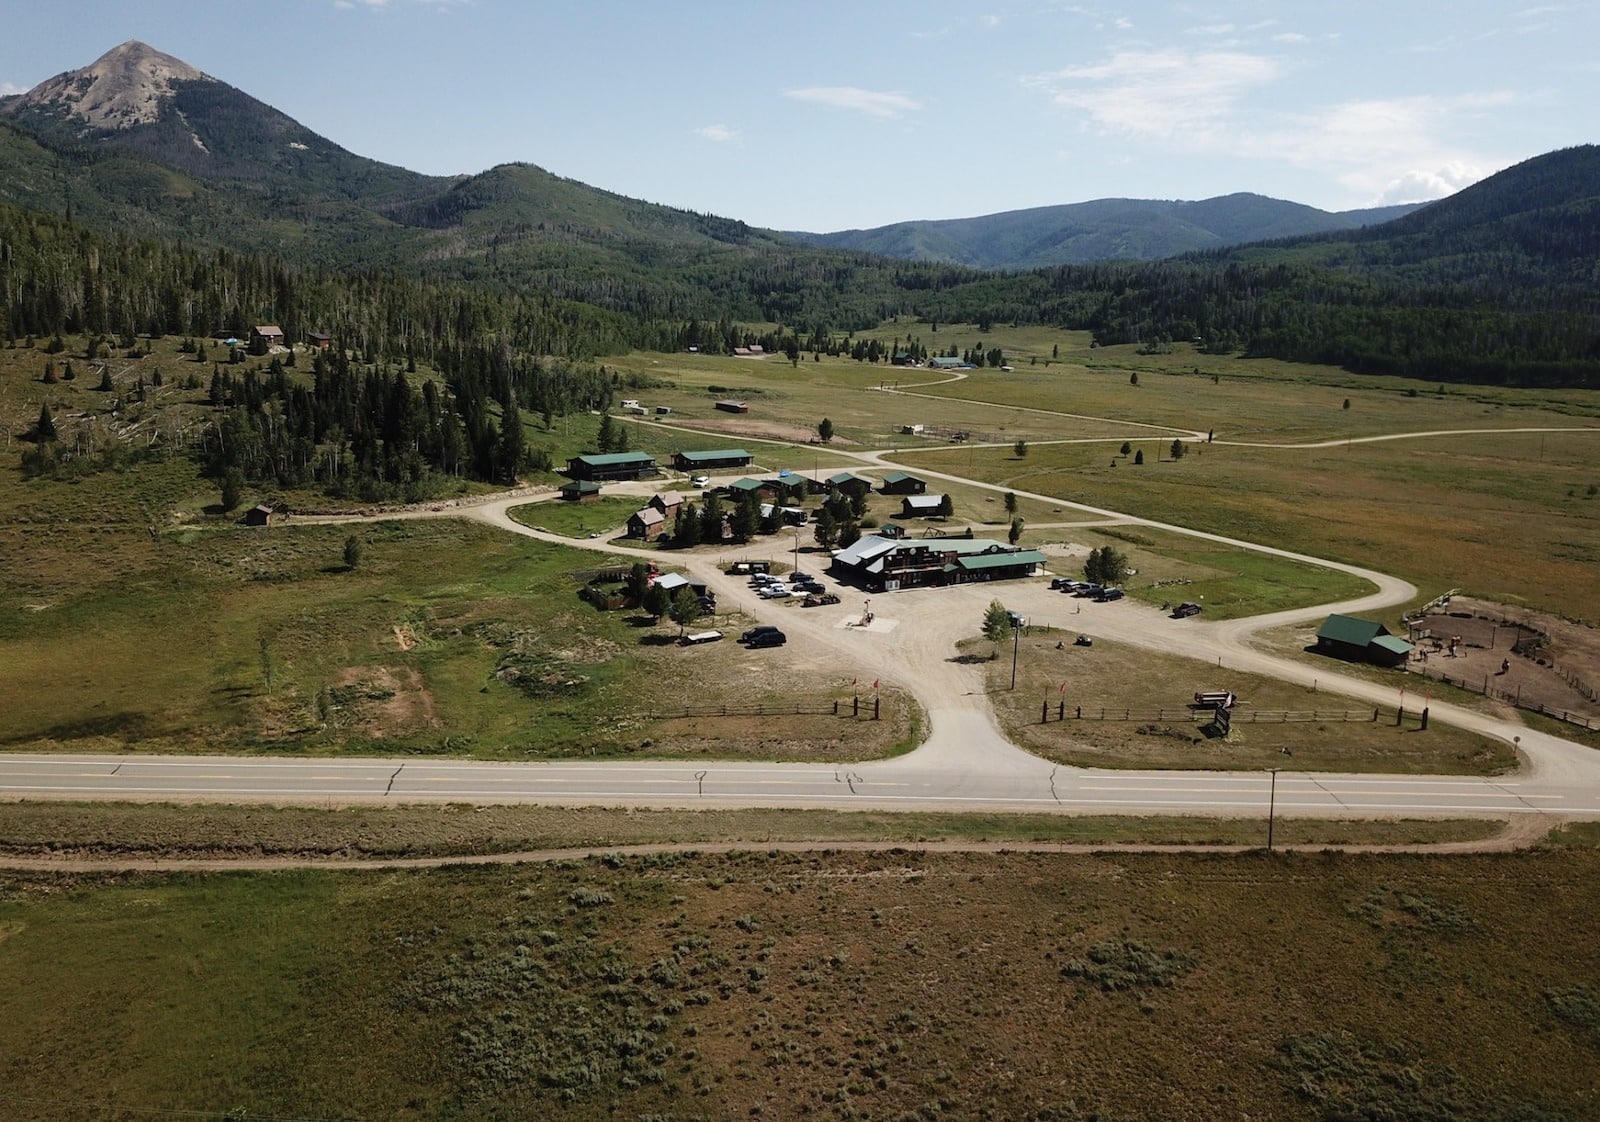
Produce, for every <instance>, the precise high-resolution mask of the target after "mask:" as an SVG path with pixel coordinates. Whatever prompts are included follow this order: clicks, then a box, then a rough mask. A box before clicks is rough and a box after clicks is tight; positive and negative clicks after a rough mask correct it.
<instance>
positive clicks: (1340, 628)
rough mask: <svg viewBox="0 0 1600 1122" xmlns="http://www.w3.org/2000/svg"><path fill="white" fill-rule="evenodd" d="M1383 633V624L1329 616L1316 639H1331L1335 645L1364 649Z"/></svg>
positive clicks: (1350, 617) (1354, 618)
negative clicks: (1343, 644) (1342, 644)
mask: <svg viewBox="0 0 1600 1122" xmlns="http://www.w3.org/2000/svg"><path fill="white" fill-rule="evenodd" d="M1384 632H1385V628H1384V626H1383V624H1381V623H1373V622H1372V621H1371V620H1369V619H1357V618H1356V617H1355V616H1329V617H1328V620H1327V622H1326V623H1324V624H1323V625H1322V627H1321V628H1320V629H1319V630H1318V631H1317V638H1318V639H1331V640H1333V641H1334V642H1335V643H1349V644H1350V645H1351V646H1353V647H1365V646H1366V645H1367V644H1369V643H1371V642H1372V641H1373V640H1374V639H1376V638H1377V637H1378V636H1379V635H1382V634H1384Z"/></svg>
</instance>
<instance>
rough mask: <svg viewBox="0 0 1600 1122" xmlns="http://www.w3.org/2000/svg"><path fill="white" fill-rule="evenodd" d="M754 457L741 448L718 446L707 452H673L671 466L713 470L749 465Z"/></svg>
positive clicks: (682, 469) (692, 469)
mask: <svg viewBox="0 0 1600 1122" xmlns="http://www.w3.org/2000/svg"><path fill="white" fill-rule="evenodd" d="M753 459H755V457H754V456H752V455H750V453H749V452H746V451H745V450H744V449H743V448H718V449H715V450H713V451H709V452H674V453H673V454H672V466H673V467H675V468H677V469H678V470H679V471H714V470H716V469H718V468H731V467H749V466H750V461H751V460H753Z"/></svg>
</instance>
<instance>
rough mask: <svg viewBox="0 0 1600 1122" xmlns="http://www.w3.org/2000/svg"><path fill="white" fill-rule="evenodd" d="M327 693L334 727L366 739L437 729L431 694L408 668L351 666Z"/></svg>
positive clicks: (437, 720)
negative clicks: (352, 729) (351, 729)
mask: <svg viewBox="0 0 1600 1122" xmlns="http://www.w3.org/2000/svg"><path fill="white" fill-rule="evenodd" d="M329 693H330V695H331V696H330V712H331V714H332V715H333V716H335V717H337V718H338V720H337V723H338V724H341V725H345V726H347V727H355V728H359V729H360V730H361V731H362V732H363V733H365V734H366V735H368V736H397V735H400V734H402V733H408V732H415V731H416V730H418V729H425V728H438V727H439V718H438V715H437V714H436V712H435V710H434V701H433V694H432V693H430V692H429V690H428V687H427V686H426V685H425V684H424V683H423V680H422V674H421V672H420V671H418V670H416V669H415V668H414V667H409V666H399V667H395V666H351V667H347V668H346V669H344V670H343V671H341V672H340V673H339V676H338V678H337V679H336V680H335V684H334V686H333V688H332V689H331V690H330V691H329Z"/></svg>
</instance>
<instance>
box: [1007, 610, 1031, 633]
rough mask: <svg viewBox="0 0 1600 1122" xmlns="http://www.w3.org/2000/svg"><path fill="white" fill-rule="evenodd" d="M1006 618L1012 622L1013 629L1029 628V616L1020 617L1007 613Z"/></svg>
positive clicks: (1014, 613) (1013, 613)
mask: <svg viewBox="0 0 1600 1122" xmlns="http://www.w3.org/2000/svg"><path fill="white" fill-rule="evenodd" d="M1006 618H1007V619H1008V620H1010V621H1011V626H1012V627H1015V628H1019V629H1020V628H1023V627H1027V626H1028V617H1027V616H1024V615H1018V614H1017V613H1016V612H1007V613H1006Z"/></svg>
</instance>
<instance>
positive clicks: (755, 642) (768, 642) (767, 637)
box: [745, 629, 789, 647]
mask: <svg viewBox="0 0 1600 1122" xmlns="http://www.w3.org/2000/svg"><path fill="white" fill-rule="evenodd" d="M788 641H789V637H788V636H787V635H785V634H784V633H783V632H781V631H778V630H776V629H773V630H771V631H763V632H761V634H759V635H757V636H755V637H754V638H753V639H751V640H750V641H749V642H748V643H746V644H745V645H746V646H749V647H781V646H783V645H784V644H785V643H787V642H788Z"/></svg>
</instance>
